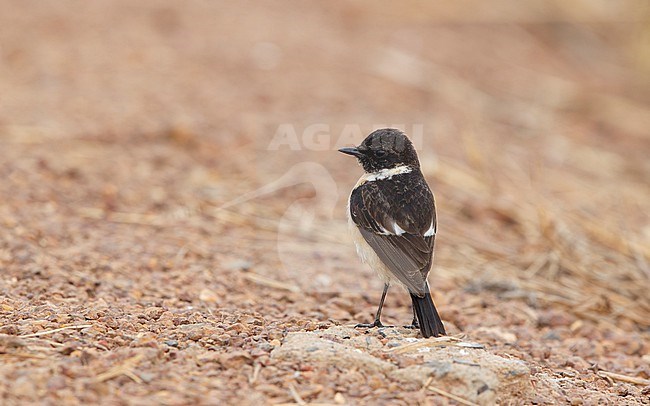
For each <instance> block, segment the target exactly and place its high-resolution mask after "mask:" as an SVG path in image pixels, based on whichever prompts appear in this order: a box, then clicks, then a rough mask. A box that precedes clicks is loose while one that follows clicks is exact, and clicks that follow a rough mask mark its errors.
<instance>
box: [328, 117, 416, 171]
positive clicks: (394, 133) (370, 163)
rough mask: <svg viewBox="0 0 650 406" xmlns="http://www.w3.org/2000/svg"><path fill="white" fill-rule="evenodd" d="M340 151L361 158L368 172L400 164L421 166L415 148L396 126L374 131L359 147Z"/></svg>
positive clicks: (360, 160) (413, 166)
mask: <svg viewBox="0 0 650 406" xmlns="http://www.w3.org/2000/svg"><path fill="white" fill-rule="evenodd" d="M339 151H340V152H342V153H344V154H348V155H352V156H354V157H356V158H357V159H358V160H359V163H360V164H361V166H363V169H364V170H365V171H366V172H368V173H374V172H378V171H380V170H382V169H391V168H397V167H399V166H404V165H406V166H410V167H412V168H417V167H419V166H420V164H419V162H418V156H417V153H416V152H415V148H414V147H413V144H412V143H411V141H410V140H409V139H408V138H407V137H406V135H405V134H404V133H403V132H401V131H400V130H397V129H394V128H383V129H381V130H376V131H374V132H372V133H371V134H370V135H369V136H368V137H366V139H365V140H363V142H362V143H361V145H359V146H358V147H352V148H341V149H339Z"/></svg>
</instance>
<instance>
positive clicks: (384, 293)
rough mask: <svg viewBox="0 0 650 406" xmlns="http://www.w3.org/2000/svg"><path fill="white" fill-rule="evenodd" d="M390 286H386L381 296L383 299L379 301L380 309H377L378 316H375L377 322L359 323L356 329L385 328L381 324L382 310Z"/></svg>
mask: <svg viewBox="0 0 650 406" xmlns="http://www.w3.org/2000/svg"><path fill="white" fill-rule="evenodd" d="M389 286H390V285H389V284H387V283H386V284H385V285H384V291H383V292H382V294H381V299H380V300H379V308H378V309H377V314H376V315H375V321H374V322H372V323H359V324H357V325H356V326H355V327H384V325H383V324H381V320H379V319H380V318H381V309H382V308H383V307H384V300H385V299H386V293H388V287H389Z"/></svg>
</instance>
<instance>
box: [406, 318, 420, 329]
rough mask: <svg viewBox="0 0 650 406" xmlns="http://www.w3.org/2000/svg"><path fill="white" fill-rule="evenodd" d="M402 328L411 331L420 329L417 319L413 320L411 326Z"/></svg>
mask: <svg viewBox="0 0 650 406" xmlns="http://www.w3.org/2000/svg"><path fill="white" fill-rule="evenodd" d="M404 328H410V329H413V330H418V329H419V328H420V323H418V319H413V321H412V322H411V324H409V325H408V326H404Z"/></svg>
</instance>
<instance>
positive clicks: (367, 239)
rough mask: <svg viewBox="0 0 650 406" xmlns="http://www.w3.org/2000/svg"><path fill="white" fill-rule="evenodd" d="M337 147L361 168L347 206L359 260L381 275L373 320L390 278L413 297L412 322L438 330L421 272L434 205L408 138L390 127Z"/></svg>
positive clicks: (425, 270)
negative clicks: (381, 288)
mask: <svg viewBox="0 0 650 406" xmlns="http://www.w3.org/2000/svg"><path fill="white" fill-rule="evenodd" d="M339 151H340V152H342V153H344V154H348V155H352V156H354V157H356V158H357V159H358V160H359V163H360V164H361V166H363V169H364V171H365V173H364V174H363V175H362V176H361V178H360V179H359V181H358V182H357V184H356V185H355V186H354V189H352V193H351V194H350V201H349V206H348V215H349V220H350V221H349V224H350V230H351V232H352V237H353V239H354V242H355V244H356V247H357V253H358V254H359V256H360V257H361V260H362V261H363V262H365V263H367V264H368V265H370V267H371V268H372V269H373V270H375V271H376V272H377V273H378V274H379V277H380V278H381V279H382V280H383V281H384V291H383V293H382V295H381V300H380V301H379V308H378V309H377V314H376V316H375V321H374V322H373V323H370V324H358V325H357V327H383V325H382V324H381V321H380V318H381V310H382V307H383V306H384V299H385V298H386V293H387V292H388V288H389V287H390V285H391V284H397V285H400V286H402V287H404V288H405V289H406V290H407V291H408V292H409V293H410V295H411V300H412V302H413V322H412V325H411V326H410V327H412V328H419V329H420V332H421V333H422V335H423V336H424V337H431V336H434V337H438V336H440V335H444V334H446V333H445V327H444V326H443V324H442V320H441V319H440V316H439V315H438V312H437V310H436V307H435V305H434V304H433V299H432V298H431V292H430V291H429V284H428V282H427V276H428V275H429V270H430V269H431V262H432V260H433V245H434V240H435V238H436V226H437V222H436V208H435V202H434V198H433V194H432V193H431V189H429V185H427V182H426V180H425V179H424V176H423V175H422V172H421V171H420V161H419V160H418V156H417V153H416V152H415V148H414V147H413V144H412V143H411V141H410V140H409V139H408V138H407V137H406V135H405V134H404V133H403V132H401V131H399V130H396V129H393V128H385V129H381V130H377V131H374V132H373V133H371V134H370V135H369V136H368V137H367V138H366V139H365V140H364V141H363V142H362V143H361V145H359V146H358V147H354V148H341V149H339Z"/></svg>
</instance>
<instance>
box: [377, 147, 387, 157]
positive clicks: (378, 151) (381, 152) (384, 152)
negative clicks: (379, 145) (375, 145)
mask: <svg viewBox="0 0 650 406" xmlns="http://www.w3.org/2000/svg"><path fill="white" fill-rule="evenodd" d="M385 155H386V151H384V150H383V149H380V150H377V151H376V152H375V156H376V157H378V158H381V157H383V156H385Z"/></svg>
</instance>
